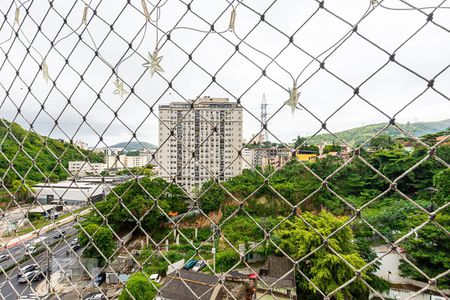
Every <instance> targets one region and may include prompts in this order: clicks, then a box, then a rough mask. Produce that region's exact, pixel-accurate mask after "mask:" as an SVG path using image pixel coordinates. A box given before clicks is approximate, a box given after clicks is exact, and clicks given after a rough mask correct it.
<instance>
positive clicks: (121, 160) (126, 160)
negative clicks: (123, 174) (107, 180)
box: [106, 154, 152, 170]
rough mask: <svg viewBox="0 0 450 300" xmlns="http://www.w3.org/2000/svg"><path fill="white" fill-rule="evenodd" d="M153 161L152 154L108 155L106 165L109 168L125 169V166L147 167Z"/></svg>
mask: <svg viewBox="0 0 450 300" xmlns="http://www.w3.org/2000/svg"><path fill="white" fill-rule="evenodd" d="M151 161H152V156H151V155H139V156H127V155H125V154H121V155H110V156H107V157H106V165H107V168H108V169H109V170H123V169H125V168H128V169H130V168H140V167H145V166H147V165H148V164H150V163H151Z"/></svg>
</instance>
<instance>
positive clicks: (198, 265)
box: [192, 260, 206, 272]
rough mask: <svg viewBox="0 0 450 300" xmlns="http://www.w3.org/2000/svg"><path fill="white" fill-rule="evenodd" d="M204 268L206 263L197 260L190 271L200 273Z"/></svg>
mask: <svg viewBox="0 0 450 300" xmlns="http://www.w3.org/2000/svg"><path fill="white" fill-rule="evenodd" d="M204 267H206V261H204V260H198V261H197V263H196V264H195V265H194V267H193V268H192V271H194V272H200V271H201V270H202V269H203V268H204Z"/></svg>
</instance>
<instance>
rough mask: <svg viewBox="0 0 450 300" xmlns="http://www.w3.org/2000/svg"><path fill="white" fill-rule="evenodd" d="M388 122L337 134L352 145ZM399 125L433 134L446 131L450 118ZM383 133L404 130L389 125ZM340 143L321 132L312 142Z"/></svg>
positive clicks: (397, 134) (398, 134) (396, 133)
mask: <svg viewBox="0 0 450 300" xmlns="http://www.w3.org/2000/svg"><path fill="white" fill-rule="evenodd" d="M386 125H387V123H379V124H371V125H366V126H362V127H357V128H352V129H349V130H345V131H340V132H337V133H336V135H337V136H338V137H340V138H341V139H343V140H345V141H346V142H347V143H349V144H350V145H352V146H355V145H359V144H361V143H363V142H365V141H367V140H368V139H369V138H370V137H371V136H373V135H375V134H376V133H377V132H378V131H380V130H381V129H382V128H383V127H385V126H386ZM399 126H400V127H401V128H403V129H405V130H407V131H409V132H410V133H412V134H413V135H414V136H417V137H419V136H423V135H426V134H433V133H436V132H439V131H444V130H446V129H447V128H450V119H447V120H442V121H436V122H417V123H407V124H399ZM383 134H385V135H389V136H391V137H393V138H398V137H402V136H404V135H403V133H402V132H400V131H399V130H398V129H397V128H396V127H393V126H391V127H389V128H388V129H386V130H385V131H384V132H383ZM334 141H335V142H336V143H339V140H337V139H336V138H335V137H334V136H332V135H331V134H319V135H317V136H315V137H313V138H311V140H310V143H311V144H318V143H321V142H325V143H333V142H334Z"/></svg>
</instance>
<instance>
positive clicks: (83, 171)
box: [69, 160, 107, 176]
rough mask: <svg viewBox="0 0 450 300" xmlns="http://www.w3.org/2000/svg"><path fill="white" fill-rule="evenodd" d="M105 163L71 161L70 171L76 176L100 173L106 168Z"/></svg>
mask: <svg viewBox="0 0 450 300" xmlns="http://www.w3.org/2000/svg"><path fill="white" fill-rule="evenodd" d="M106 168H107V166H106V164H104V163H87V162H85V161H82V160H79V161H69V172H70V174H72V175H74V176H86V175H99V174H100V173H101V172H102V171H104V170H106Z"/></svg>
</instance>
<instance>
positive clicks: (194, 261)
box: [183, 259, 197, 270]
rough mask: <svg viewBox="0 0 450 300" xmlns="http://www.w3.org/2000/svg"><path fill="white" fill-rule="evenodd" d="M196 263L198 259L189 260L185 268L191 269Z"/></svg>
mask: <svg viewBox="0 0 450 300" xmlns="http://www.w3.org/2000/svg"><path fill="white" fill-rule="evenodd" d="M196 263H197V260H196V259H191V260H188V261H187V263H185V264H184V266H183V269H186V270H190V269H192V268H193V267H194V266H195V264H196Z"/></svg>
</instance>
